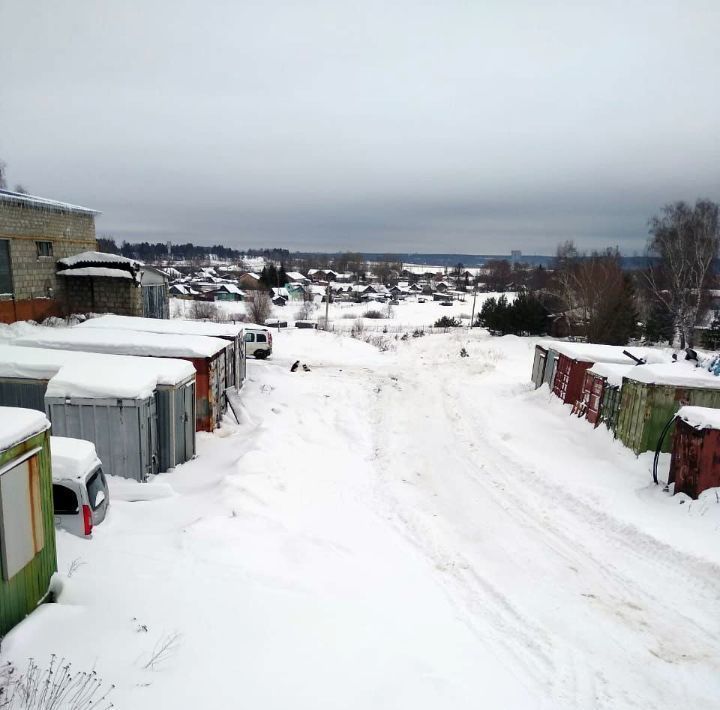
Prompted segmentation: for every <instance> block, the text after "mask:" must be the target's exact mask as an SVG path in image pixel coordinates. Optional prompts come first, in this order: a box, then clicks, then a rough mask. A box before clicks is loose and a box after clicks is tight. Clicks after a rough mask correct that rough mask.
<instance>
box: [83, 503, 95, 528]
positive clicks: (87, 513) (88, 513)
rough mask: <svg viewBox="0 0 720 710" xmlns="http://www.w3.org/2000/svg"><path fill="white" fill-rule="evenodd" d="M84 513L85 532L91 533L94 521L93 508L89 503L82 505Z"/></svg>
mask: <svg viewBox="0 0 720 710" xmlns="http://www.w3.org/2000/svg"><path fill="white" fill-rule="evenodd" d="M82 514H83V524H84V525H85V534H86V535H90V534H91V533H92V528H93V523H92V510H90V506H89V505H84V506H83V507H82Z"/></svg>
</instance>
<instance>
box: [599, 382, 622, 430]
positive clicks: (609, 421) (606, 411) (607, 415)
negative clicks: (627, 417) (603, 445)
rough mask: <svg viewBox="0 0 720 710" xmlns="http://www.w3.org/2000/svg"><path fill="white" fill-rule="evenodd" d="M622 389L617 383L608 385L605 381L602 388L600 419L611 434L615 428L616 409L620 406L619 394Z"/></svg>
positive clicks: (616, 420)
mask: <svg viewBox="0 0 720 710" xmlns="http://www.w3.org/2000/svg"><path fill="white" fill-rule="evenodd" d="M621 393H622V389H621V388H620V386H619V385H610V384H608V383H607V382H606V383H605V387H604V388H603V396H602V403H601V404H600V421H601V422H602V423H603V424H605V426H606V427H607V428H608V429H610V431H611V432H613V434H614V433H615V431H616V430H617V422H618V410H619V408H620V395H621Z"/></svg>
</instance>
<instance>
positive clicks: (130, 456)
mask: <svg viewBox="0 0 720 710" xmlns="http://www.w3.org/2000/svg"><path fill="white" fill-rule="evenodd" d="M45 411H46V413H47V415H48V418H49V419H50V421H51V422H52V431H53V434H55V435H57V436H71V437H75V438H78V439H87V440H88V441H92V442H93V443H94V444H95V448H96V450H97V453H98V456H99V457H100V460H101V461H102V462H103V470H104V471H105V472H106V473H108V474H110V475H113V476H122V477H123V478H134V479H135V480H137V481H144V480H146V479H147V477H148V475H149V474H152V473H157V472H158V449H157V440H158V439H157V418H156V410H155V398H154V397H148V398H147V399H145V400H128V399H85V398H67V399H66V398H64V397H46V398H45Z"/></svg>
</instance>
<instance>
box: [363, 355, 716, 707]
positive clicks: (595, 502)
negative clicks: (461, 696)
mask: <svg viewBox="0 0 720 710" xmlns="http://www.w3.org/2000/svg"><path fill="white" fill-rule="evenodd" d="M463 342H464V341H463ZM459 347H460V345H458V347H457V349H458V350H459ZM467 347H468V349H470V350H471V358H469V359H468V360H467V361H462V360H451V359H448V358H447V354H446V352H447V350H448V348H447V347H446V346H442V345H441V346H440V347H439V348H434V349H433V348H431V349H429V350H428V349H426V350H425V355H424V356H423V360H424V361H423V363H422V366H421V367H413V366H412V364H411V363H412V361H414V360H415V356H414V354H413V353H411V352H406V353H405V358H404V359H405V362H402V360H403V358H402V356H401V358H400V359H401V366H400V367H399V368H398V369H397V372H398V373H401V374H395V375H392V376H391V379H390V381H389V382H387V383H386V384H385V385H378V402H377V406H376V409H375V415H376V421H375V428H376V436H377V440H376V441H377V443H376V452H377V457H378V463H379V468H380V470H381V472H382V486H381V488H382V492H383V496H384V497H385V498H386V500H387V501H388V505H389V506H390V508H391V509H392V510H393V512H394V515H395V518H396V520H397V524H398V528H399V529H400V530H401V531H402V532H404V534H406V536H407V537H408V539H410V540H411V541H412V542H413V543H414V544H415V545H417V547H418V548H419V549H421V550H422V551H423V552H424V553H425V554H426V555H427V556H428V558H429V559H432V560H433V562H434V563H435V565H436V568H437V569H438V570H439V571H440V572H441V576H442V577H443V578H444V581H445V585H446V588H447V589H448V591H449V593H450V595H451V596H452V597H453V598H454V599H455V601H456V603H457V605H458V608H459V609H460V610H461V611H462V613H463V615H464V618H465V620H466V623H467V624H468V626H469V627H470V628H472V629H473V630H474V631H475V633H476V634H477V635H478V637H479V638H481V639H482V640H483V642H484V643H486V644H487V645H489V646H490V647H491V648H493V649H494V651H495V653H496V654H497V657H498V658H502V659H503V665H506V667H509V668H514V669H515V670H516V671H518V672H519V673H520V675H521V676H522V677H523V678H524V680H525V682H526V683H527V685H528V687H529V689H530V690H531V692H533V693H536V694H537V695H538V697H544V698H550V699H552V703H553V705H556V706H563V707H565V706H567V707H588V708H589V707H624V708H636V707H637V708H659V707H679V706H683V705H686V704H691V705H697V706H701V707H717V705H718V700H719V696H718V684H717V674H718V670H720V664H719V658H718V649H719V648H720V635H719V634H718V630H719V626H718V623H717V617H716V615H715V613H714V609H715V608H716V605H717V601H718V593H719V591H720V578H719V576H718V567H717V565H716V564H715V563H713V562H710V561H708V560H703V559H700V558H693V557H692V556H690V555H689V554H686V553H683V552H680V551H678V550H677V549H675V548H674V547H673V546H672V545H671V542H672V540H671V539H670V538H669V537H668V538H667V539H658V538H657V537H655V536H653V535H649V534H647V532H645V531H643V530H642V529H641V527H639V526H637V525H636V524H635V523H634V522H633V520H632V516H630V518H629V519H624V518H623V506H619V507H618V506H616V505H615V504H614V497H613V496H612V495H611V496H609V497H607V496H606V497H605V498H601V497H599V496H598V495H597V494H596V493H593V492H592V491H590V492H588V491H587V489H586V486H587V479H588V478H589V477H592V476H600V477H604V476H605V475H606V474H607V473H608V471H607V470H606V469H609V468H611V467H612V468H613V469H615V470H613V472H612V473H614V474H615V475H617V474H618V471H617V468H618V464H624V465H623V466H622V468H621V469H620V471H619V473H620V475H624V476H626V477H627V479H626V480H625V481H624V484H625V488H628V487H629V488H632V487H633V486H634V485H635V484H637V483H639V486H640V488H639V489H638V490H639V491H642V489H643V488H644V487H646V486H647V480H648V479H647V478H645V481H643V478H642V476H643V475H646V472H645V470H643V469H644V466H643V464H642V463H640V462H638V461H637V460H636V459H635V458H634V456H632V455H631V454H628V452H627V451H624V450H622V448H621V447H619V446H618V445H617V444H616V443H615V442H612V441H611V440H610V439H609V437H607V436H605V432H591V431H590V430H589V427H588V425H587V424H586V423H585V422H582V421H576V420H571V419H570V417H569V416H568V409H567V408H565V407H562V406H561V405H559V403H557V402H554V401H550V400H549V399H548V395H547V394H546V393H545V392H537V393H535V392H531V391H530V388H529V387H528V386H524V385H522V384H520V385H518V383H517V379H518V378H516V377H512V368H513V367H514V366H515V365H516V364H517V363H516V362H515V361H514V358H513V362H512V363H511V364H508V363H503V362H502V360H503V359H505V358H507V357H508V355H510V357H512V355H511V353H508V352H503V350H495V349H494V348H493V346H492V345H485V346H483V345H478V344H475V345H474V346H473V345H469V344H468V346H467ZM453 355H454V353H453ZM503 365H505V366H506V367H507V374H505V375H503V373H502V368H503ZM528 366H529V364H528ZM498 370H500V372H499V373H498ZM574 425H579V427H577V426H574ZM569 427H572V428H575V429H577V432H576V434H577V435H578V436H579V437H581V439H582V440H577V441H572V440H570V441H568V440H566V441H559V439H560V440H562V439H566V437H564V436H563V435H562V433H558V432H562V429H563V428H569ZM587 439H593V440H594V441H592V442H591V445H588V442H587V441H586V440H587ZM597 439H600V442H598V441H597ZM563 444H564V445H563ZM570 444H572V445H570ZM578 444H579V445H578ZM593 444H594V446H593ZM598 444H601V445H600V446H598ZM603 445H604V446H603ZM623 469H624V470H623ZM568 473H569V474H570V476H569V477H568ZM584 479H585V480H584ZM628 483H630V486H628ZM623 492H624V491H622V490H619V491H617V492H616V496H617V495H621V494H622V493H623ZM646 493H647V495H648V496H650V497H654V496H656V495H658V494H659V495H662V494H661V493H660V492H659V491H657V490H647V491H646ZM633 498H635V504H636V506H638V507H643V506H644V503H643V500H642V495H641V496H640V497H639V498H638V497H637V495H633ZM645 507H647V506H645ZM662 512H663V510H662V508H661V507H660V506H658V510H657V511H656V513H657V514H662ZM647 515H652V513H651V512H649V511H647V510H643V511H640V512H639V513H638V516H639V517H640V518H643V517H645V516H647ZM688 537H692V536H691V535H690V536H688ZM688 543H689V545H690V546H691V544H692V541H691V540H688Z"/></svg>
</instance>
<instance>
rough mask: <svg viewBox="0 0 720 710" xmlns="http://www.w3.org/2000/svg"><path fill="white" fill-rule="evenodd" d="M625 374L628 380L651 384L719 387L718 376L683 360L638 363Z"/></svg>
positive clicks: (719, 380) (705, 387) (706, 387)
mask: <svg viewBox="0 0 720 710" xmlns="http://www.w3.org/2000/svg"><path fill="white" fill-rule="evenodd" d="M625 376H626V377H627V378H628V379H630V380H635V381H637V382H644V383H646V384H651V385H672V386H674V387H695V388H701V389H720V377H716V376H715V375H712V374H711V373H709V372H708V371H707V370H705V369H704V368H702V367H695V366H694V365H692V364H690V363H689V362H685V361H680V362H670V363H662V364H652V365H638V366H637V367H633V369H632V370H630V372H628V374H627V375H625Z"/></svg>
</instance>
